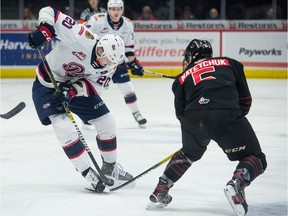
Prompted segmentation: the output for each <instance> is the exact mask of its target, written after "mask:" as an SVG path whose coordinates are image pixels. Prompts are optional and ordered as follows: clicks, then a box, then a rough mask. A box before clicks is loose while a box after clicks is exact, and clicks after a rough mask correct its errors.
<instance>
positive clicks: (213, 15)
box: [207, 8, 219, 20]
mask: <svg viewBox="0 0 288 216" xmlns="http://www.w3.org/2000/svg"><path fill="white" fill-rule="evenodd" d="M207 19H210V20H213V19H214V20H215V19H219V13H218V10H217V9H216V8H211V9H210V11H209V14H208V16H207Z"/></svg>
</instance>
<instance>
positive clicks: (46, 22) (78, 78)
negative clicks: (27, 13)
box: [28, 7, 133, 192]
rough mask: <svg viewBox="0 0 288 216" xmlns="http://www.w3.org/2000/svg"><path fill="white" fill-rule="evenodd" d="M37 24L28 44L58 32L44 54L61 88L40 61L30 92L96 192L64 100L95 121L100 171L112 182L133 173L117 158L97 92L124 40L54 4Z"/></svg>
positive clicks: (117, 58)
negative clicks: (100, 33)
mask: <svg viewBox="0 0 288 216" xmlns="http://www.w3.org/2000/svg"><path fill="white" fill-rule="evenodd" d="M38 21H39V27H38V28H37V30H35V31H33V32H30V33H29V34H28V42H29V45H30V47H32V48H39V47H42V46H43V45H44V44H45V43H46V42H49V41H50V40H52V39H53V38H54V37H56V38H57V39H58V40H59V42H58V43H57V45H56V47H55V48H53V49H52V51H51V52H50V53H49V54H48V55H47V56H46V58H47V62H48V64H49V66H50V68H51V71H52V73H53V76H54V77H55V80H56V82H57V83H59V84H58V85H59V88H60V89H61V90H62V91H63V92H64V93H65V94H64V93H62V92H57V91H55V89H54V88H53V84H52V82H51V80H50V78H49V76H48V73H47V69H46V68H45V66H44V65H43V63H40V64H39V65H38V67H37V69H36V74H37V77H36V80H35V81H34V83H33V89H32V97H33V101H34V105H35V108H36V111H37V114H38V117H39V119H40V121H41V123H42V124H43V125H50V124H52V125H53V128H54V131H55V134H56V136H57V138H58V140H59V142H60V143H61V145H62V147H63V150H64V152H65V153H66V155H67V157H68V158H69V159H70V161H71V162H72V163H73V165H74V166H75V168H76V170H77V171H78V172H80V173H81V174H82V175H83V177H84V178H85V179H86V180H87V181H88V182H90V183H91V184H92V186H93V188H94V190H95V191H96V192H102V191H103V190H104V189H105V185H104V183H103V182H102V181H101V180H99V178H98V174H97V173H96V172H95V171H94V170H93V169H92V168H91V166H90V160H89V157H88V154H87V152H86V151H85V147H84V145H83V143H82V142H81V140H80V139H79V137H78V134H77V131H76V129H75V127H74V125H73V123H72V122H71V121H70V119H69V118H68V116H67V114H66V112H65V110H64V108H63V106H62V104H63V102H65V103H66V104H68V106H69V109H70V110H71V112H73V113H75V114H76V115H78V116H79V118H80V119H81V120H82V121H87V122H89V123H90V124H92V125H94V126H95V128H96V130H97V136H96V137H95V141H96V142H97V145H98V148H99V150H100V153H101V157H102V159H103V165H102V168H101V169H102V171H103V173H104V174H105V175H107V176H111V177H113V178H114V181H115V183H116V182H117V180H119V181H122V180H123V181H127V180H130V179H131V178H133V176H132V175H131V174H129V173H128V172H125V171H124V170H123V169H122V168H121V166H119V164H118V163H116V156H117V155H116V151H117V141H116V134H115V123H114V119H113V117H112V115H111V114H110V112H109V109H108V108H107V106H106V104H105V103H104V102H103V101H102V99H101V97H100V96H99V93H100V92H101V91H102V90H103V89H104V87H105V86H106V85H107V84H108V83H109V81H110V80H111V78H112V75H113V74H114V72H115V70H116V66H117V64H118V63H119V62H121V61H122V60H123V58H124V49H125V48H124V43H123V40H122V39H121V38H120V37H119V36H117V35H112V34H107V35H105V36H103V37H99V36H98V35H96V34H93V33H92V32H91V31H90V30H89V29H87V28H86V27H85V26H84V25H82V24H77V23H76V22H75V21H74V20H73V19H72V18H71V17H69V16H68V15H65V14H63V13H61V12H60V11H59V10H57V9H55V8H52V7H44V8H42V9H41V10H40V12H39V20H38Z"/></svg>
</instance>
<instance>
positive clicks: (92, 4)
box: [79, 0, 107, 23]
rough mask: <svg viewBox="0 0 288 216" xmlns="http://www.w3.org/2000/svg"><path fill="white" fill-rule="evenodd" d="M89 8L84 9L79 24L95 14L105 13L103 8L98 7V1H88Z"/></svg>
mask: <svg viewBox="0 0 288 216" xmlns="http://www.w3.org/2000/svg"><path fill="white" fill-rule="evenodd" d="M88 4H89V7H88V8H86V9H84V10H83V11H82V13H81V14H80V20H79V22H80V23H84V22H85V21H87V20H89V19H90V17H91V16H93V15H95V14H97V13H107V11H106V10H105V8H103V7H101V6H99V0H88Z"/></svg>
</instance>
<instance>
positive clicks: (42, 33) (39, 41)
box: [28, 23, 56, 49]
mask: <svg viewBox="0 0 288 216" xmlns="http://www.w3.org/2000/svg"><path fill="white" fill-rule="evenodd" d="M55 36H56V34H55V30H54V28H53V26H51V25H49V24H48V23H41V24H40V26H39V27H37V30H35V31H33V32H29V33H28V43H29V46H30V47H31V48H33V49H35V48H38V47H42V46H43V45H44V43H45V42H47V41H50V40H52V39H53V38H54V37H55Z"/></svg>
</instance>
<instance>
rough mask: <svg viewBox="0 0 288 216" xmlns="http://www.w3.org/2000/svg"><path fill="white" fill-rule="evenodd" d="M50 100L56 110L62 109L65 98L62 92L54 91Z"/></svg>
mask: <svg viewBox="0 0 288 216" xmlns="http://www.w3.org/2000/svg"><path fill="white" fill-rule="evenodd" d="M52 100H53V103H55V106H56V108H57V109H58V110H63V104H64V103H65V101H66V98H65V95H64V94H63V93H62V92H59V91H55V92H54V93H53V95H52Z"/></svg>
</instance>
